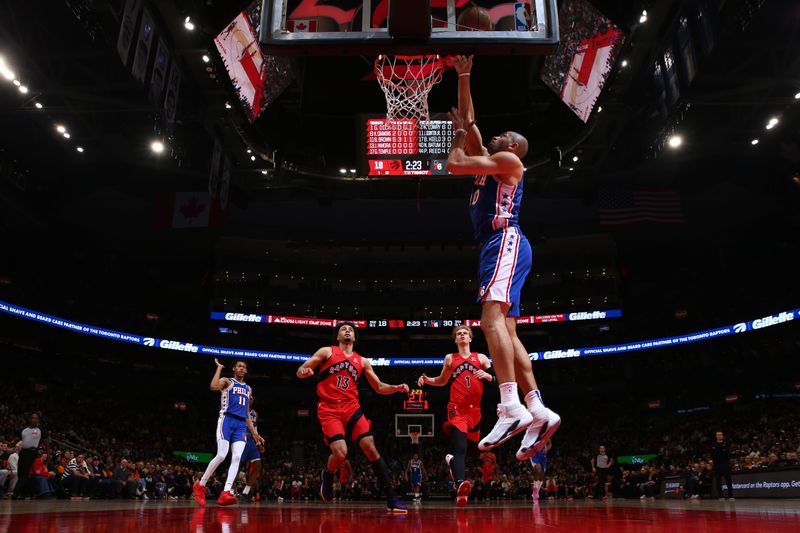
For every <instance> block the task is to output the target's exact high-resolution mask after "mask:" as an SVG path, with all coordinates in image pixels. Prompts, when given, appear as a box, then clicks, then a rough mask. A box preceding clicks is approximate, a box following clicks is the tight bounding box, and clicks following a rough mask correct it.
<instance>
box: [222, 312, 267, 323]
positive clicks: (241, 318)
mask: <svg viewBox="0 0 800 533" xmlns="http://www.w3.org/2000/svg"><path fill="white" fill-rule="evenodd" d="M225 320H231V321H234V322H261V317H260V316H258V315H245V314H243V313H225Z"/></svg>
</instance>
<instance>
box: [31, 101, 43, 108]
mask: <svg viewBox="0 0 800 533" xmlns="http://www.w3.org/2000/svg"><path fill="white" fill-rule="evenodd" d="M33 106H34V107H35V108H36V109H41V108H43V107H44V106H43V105H42V104H40V103H39V102H36V103H35V104H33Z"/></svg>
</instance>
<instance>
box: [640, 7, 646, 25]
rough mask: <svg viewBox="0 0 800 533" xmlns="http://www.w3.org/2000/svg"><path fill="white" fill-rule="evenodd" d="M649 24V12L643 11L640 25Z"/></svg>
mask: <svg viewBox="0 0 800 533" xmlns="http://www.w3.org/2000/svg"><path fill="white" fill-rule="evenodd" d="M645 22H647V10H644V11H642V16H641V17H639V24H644V23H645Z"/></svg>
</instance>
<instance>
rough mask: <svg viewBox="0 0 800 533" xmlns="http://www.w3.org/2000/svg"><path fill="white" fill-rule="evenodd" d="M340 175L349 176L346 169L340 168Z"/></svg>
mask: <svg viewBox="0 0 800 533" xmlns="http://www.w3.org/2000/svg"><path fill="white" fill-rule="evenodd" d="M339 174H347V169H346V168H340V169H339Z"/></svg>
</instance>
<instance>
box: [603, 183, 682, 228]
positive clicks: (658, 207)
mask: <svg viewBox="0 0 800 533" xmlns="http://www.w3.org/2000/svg"><path fill="white" fill-rule="evenodd" d="M598 207H599V209H598V211H599V213H600V225H601V226H624V225H626V224H643V223H652V224H683V222H684V220H683V210H682V209H681V199H680V196H678V193H677V192H675V191H648V190H636V191H630V190H624V189H604V190H601V191H600V194H599V198H598Z"/></svg>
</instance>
